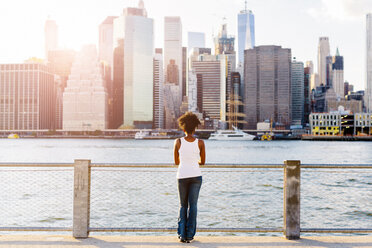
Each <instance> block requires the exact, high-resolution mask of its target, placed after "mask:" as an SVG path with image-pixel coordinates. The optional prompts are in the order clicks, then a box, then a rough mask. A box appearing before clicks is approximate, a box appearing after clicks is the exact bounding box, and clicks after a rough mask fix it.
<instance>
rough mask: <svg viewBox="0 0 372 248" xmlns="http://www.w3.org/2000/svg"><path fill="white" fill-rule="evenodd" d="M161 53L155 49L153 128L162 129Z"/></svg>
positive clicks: (159, 49) (158, 49)
mask: <svg viewBox="0 0 372 248" xmlns="http://www.w3.org/2000/svg"><path fill="white" fill-rule="evenodd" d="M163 85H164V70H163V51H162V49H161V48H157V49H155V57H154V113H153V116H154V121H153V128H164V96H163V95H164V89H163Z"/></svg>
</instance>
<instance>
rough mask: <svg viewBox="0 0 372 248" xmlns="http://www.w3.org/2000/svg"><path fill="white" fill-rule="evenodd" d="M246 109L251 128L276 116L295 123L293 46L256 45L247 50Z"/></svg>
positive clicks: (279, 120) (245, 62)
mask: <svg viewBox="0 0 372 248" xmlns="http://www.w3.org/2000/svg"><path fill="white" fill-rule="evenodd" d="M244 78H245V83H246V84H245V98H244V112H245V115H246V117H245V118H246V121H247V128H249V129H256V125H257V122H262V121H265V120H270V119H272V120H273V121H274V122H278V123H281V124H284V125H286V126H288V125H290V124H291V120H292V118H291V112H292V111H291V103H292V96H291V49H288V48H281V47H280V46H256V47H254V48H253V49H248V50H245V58H244Z"/></svg>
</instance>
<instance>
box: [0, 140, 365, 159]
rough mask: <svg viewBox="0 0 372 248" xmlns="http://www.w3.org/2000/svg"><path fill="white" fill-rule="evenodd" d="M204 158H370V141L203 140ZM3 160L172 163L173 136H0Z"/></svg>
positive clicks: (0, 156)
mask: <svg viewBox="0 0 372 248" xmlns="http://www.w3.org/2000/svg"><path fill="white" fill-rule="evenodd" d="M205 143H206V151H207V163H227V164H229V163H247V164H250V163H253V164H255V163H274V164H278V163H283V161H284V160H291V159H294V160H301V162H302V163H305V164H308V163H317V164H319V163H336V164H349V163H350V164H352V163H369V164H372V154H371V150H372V142H329V141H328V142H326V141H325V142H322V141H271V142H262V141H242V142H239V141H234V142H226V141H208V140H206V141H205ZM0 149H1V152H0V161H1V162H27V163H33V162H58V163H72V162H73V161H74V159H79V158H81V159H91V160H92V162H93V163H172V162H173V153H172V149H173V140H156V141H155V140H110V139H18V140H10V139H0Z"/></svg>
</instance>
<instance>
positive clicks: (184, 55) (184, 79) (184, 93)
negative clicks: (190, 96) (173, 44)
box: [182, 47, 188, 98]
mask: <svg viewBox="0 0 372 248" xmlns="http://www.w3.org/2000/svg"><path fill="white" fill-rule="evenodd" d="M187 69H188V68H187V47H182V98H183V97H185V96H187V83H186V82H187Z"/></svg>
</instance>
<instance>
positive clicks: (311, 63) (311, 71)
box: [305, 60, 314, 75]
mask: <svg viewBox="0 0 372 248" xmlns="http://www.w3.org/2000/svg"><path fill="white" fill-rule="evenodd" d="M305 67H307V68H309V69H308V73H309V74H310V75H311V74H313V73H314V64H313V61H311V60H309V61H306V65H305Z"/></svg>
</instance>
